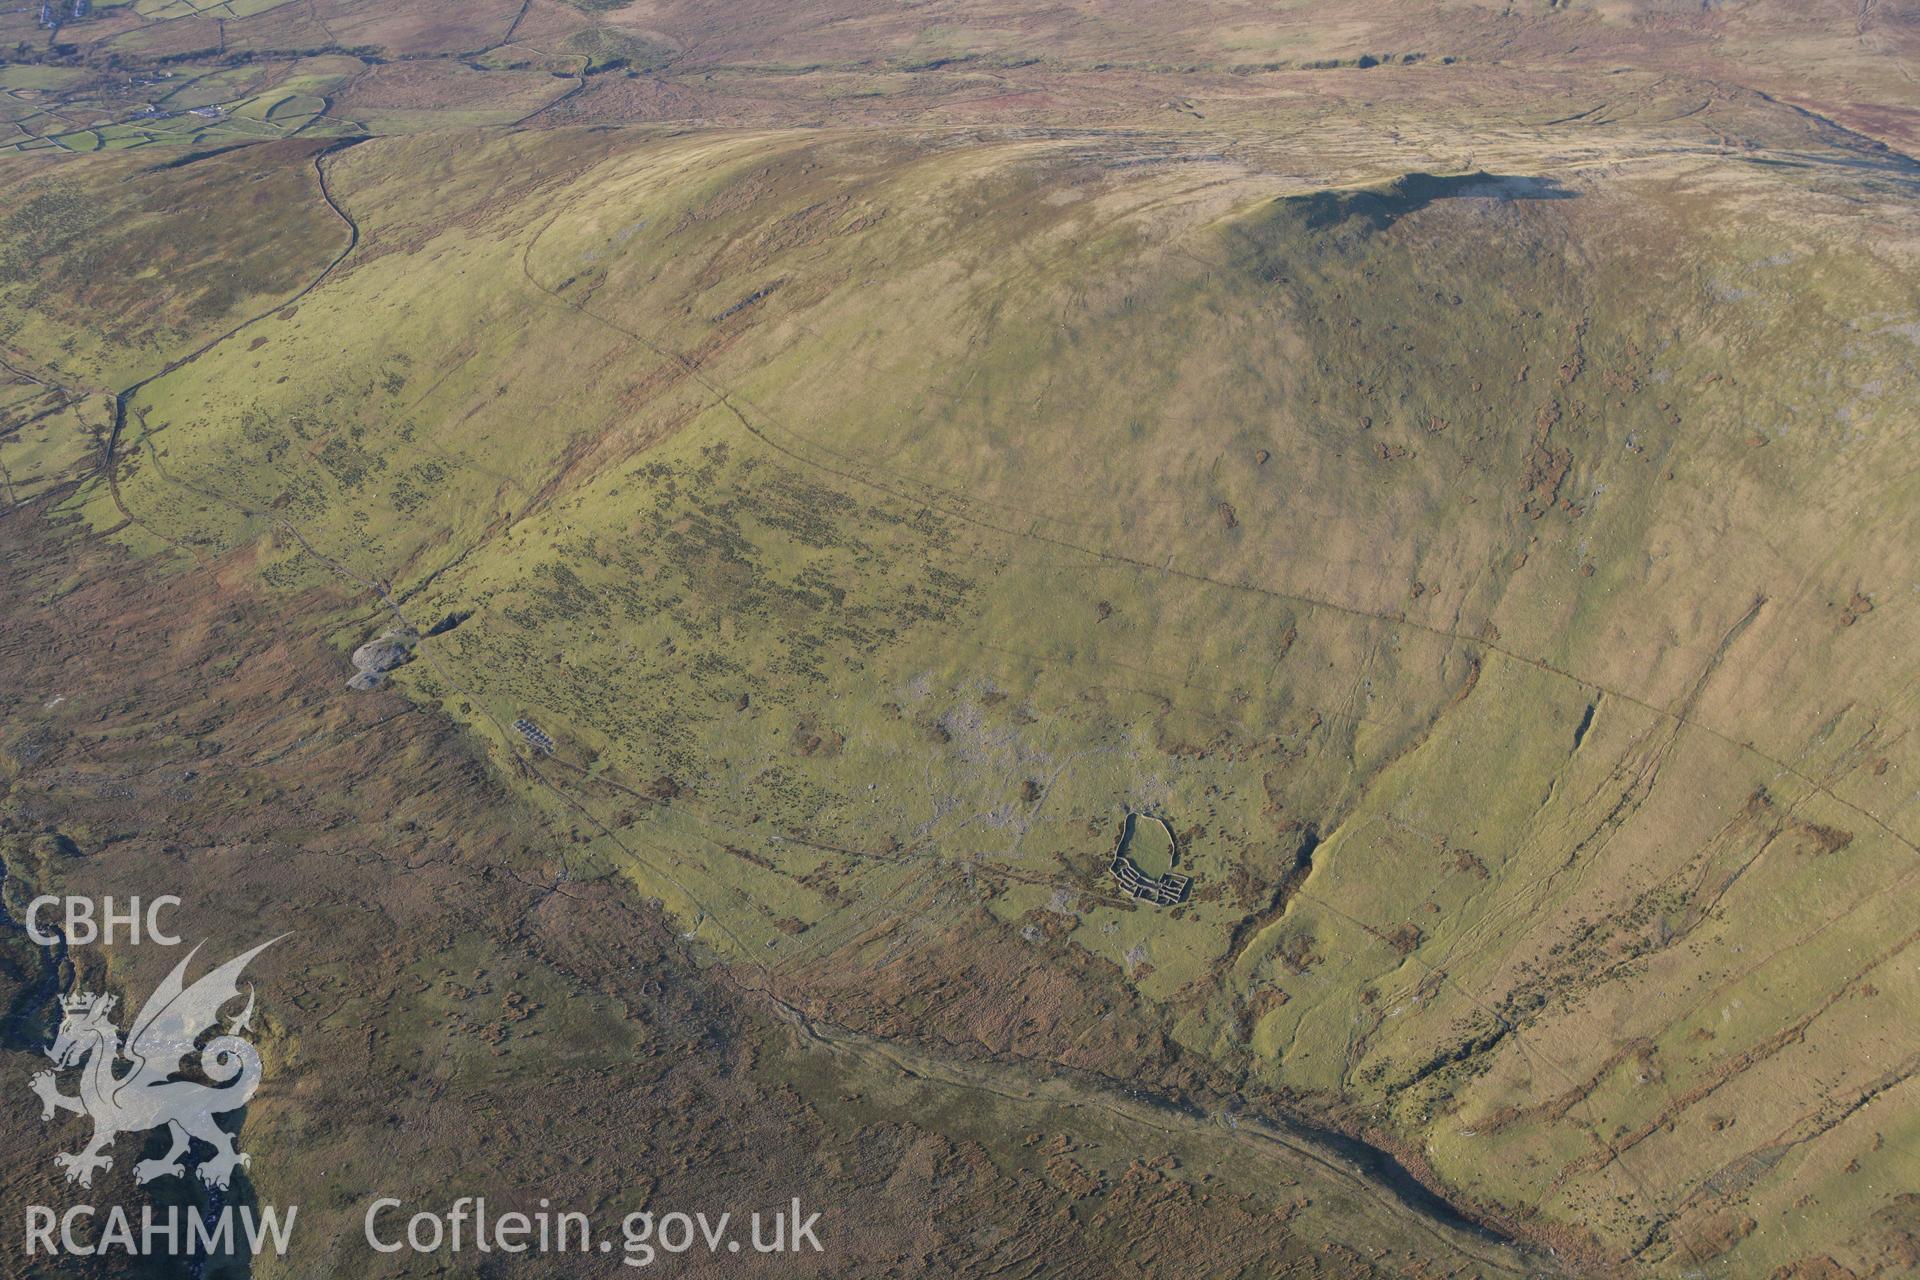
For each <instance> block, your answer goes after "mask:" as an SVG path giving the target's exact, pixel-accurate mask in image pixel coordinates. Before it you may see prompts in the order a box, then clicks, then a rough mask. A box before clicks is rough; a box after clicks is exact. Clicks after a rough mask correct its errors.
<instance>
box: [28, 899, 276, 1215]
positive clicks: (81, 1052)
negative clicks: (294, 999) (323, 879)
mask: <svg viewBox="0 0 1920 1280" xmlns="http://www.w3.org/2000/svg"><path fill="white" fill-rule="evenodd" d="M282 936H283V937H284V936H285V935H282ZM278 941H280V939H279V938H275V939H273V940H272V941H269V942H263V943H261V944H260V945H259V946H257V947H255V948H254V949H253V950H251V951H249V952H247V953H246V954H245V955H241V956H237V957H235V958H234V959H232V960H229V961H227V963H225V964H223V965H221V966H220V967H219V968H218V969H215V970H213V972H211V973H209V974H207V975H205V976H204V977H202V978H200V979H198V980H197V981H195V982H194V983H193V984H192V985H191V986H189V985H187V982H186V976H187V965H188V964H190V963H191V962H192V960H193V957H194V956H195V955H197V954H198V953H199V950H200V948H199V947H195V948H194V949H193V950H192V951H191V952H189V953H188V954H187V958H186V959H185V960H182V961H181V962H180V963H179V964H178V965H176V966H175V967H174V970H173V972H172V973H170V974H168V975H167V977H166V979H165V980H164V981H163V982H161V984H160V985H159V987H158V988H157V989H156V990H155V991H154V993H153V995H152V996H151V997H150V998H149V999H148V1000H147V1003H146V1005H145V1006H144V1007H142V1008H141V1010H140V1013H139V1016H138V1017H136V1018H135V1019H134V1020H133V1028H132V1031H131V1032H130V1033H129V1034H128V1036H127V1040H126V1043H125V1044H124V1045H122V1043H121V1041H120V1033H119V1029H118V1028H117V1027H116V1026H115V1025H114V1023H113V1007H114V1003H115V1001H114V997H112V996H110V995H96V994H94V993H92V992H83V993H80V994H76V995H70V996H65V997H63V998H62V1000H61V1004H62V1007H63V1011H64V1015H65V1016H64V1017H63V1018H62V1019H61V1022H60V1031H59V1034H58V1035H56V1036H55V1037H54V1041H53V1045H52V1047H51V1048H49V1049H48V1050H47V1056H48V1057H49V1058H52V1059H53V1062H54V1070H52V1071H42V1072H40V1073H39V1074H37V1075H35V1076H34V1077H33V1091H34V1092H35V1093H36V1094H38V1095H40V1102H41V1104H42V1110H41V1113H40V1118H41V1119H42V1120H51V1119H53V1117H54V1114H55V1113H56V1112H59V1111H71V1112H74V1113H76V1114H78V1115H84V1116H88V1117H90V1118H91V1119H92V1120H93V1140H92V1141H91V1142H89V1143H87V1145H86V1147H85V1148H83V1149H82V1150H80V1151H77V1152H62V1153H60V1154H59V1155H57V1156H55V1157H54V1158H53V1159H54V1163H55V1164H56V1165H58V1166H59V1167H60V1168H62V1169H64V1170H66V1174H67V1181H68V1182H77V1183H79V1184H80V1185H81V1186H83V1187H90V1186H92V1185H93V1175H94V1173H95V1172H96V1171H98V1170H103V1169H110V1168H112V1167H113V1157H112V1156H109V1155H106V1154H104V1153H105V1151H106V1149H107V1148H108V1147H110V1146H112V1145H113V1140H114V1139H115V1138H117V1137H119V1136H120V1135H121V1134H123V1133H139V1132H143V1131H145V1130H148V1129H158V1128H161V1127H163V1126H164V1127H165V1128H166V1129H167V1130H169V1133H170V1137H171V1143H172V1145H171V1146H170V1147H169V1148H168V1150H167V1153H166V1154H165V1155H163V1156H161V1157H160V1158H159V1159H157V1160H142V1161H140V1162H139V1163H138V1164H136V1165H134V1167H133V1176H134V1181H136V1182H141V1183H146V1182H151V1181H153V1180H154V1179H155V1178H160V1177H166V1176H168V1175H173V1176H176V1177H177V1176H184V1174H185V1173H186V1167H185V1166H184V1165H183V1164H181V1162H180V1158H181V1157H182V1156H184V1155H186V1154H187V1152H188V1149H189V1147H190V1146H191V1144H192V1140H194V1139H198V1140H199V1141H201V1142H204V1143H206V1144H207V1145H208V1146H210V1147H212V1148H213V1151H214V1154H213V1157H212V1158H211V1159H209V1160H207V1161H205V1162H204V1163H202V1164H201V1165H200V1168H199V1174H200V1178H201V1180H202V1181H203V1182H206V1183H207V1184H208V1185H210V1186H215V1187H225V1186H226V1185H227V1184H228V1183H229V1182H230V1181H232V1179H233V1171H234V1170H235V1169H236V1168H240V1167H244V1166H245V1165H246V1164H247V1163H248V1157H247V1156H246V1155H245V1154H244V1153H243V1152H240V1151H236V1150H234V1147H233V1138H232V1137H231V1136H230V1135H229V1134H228V1133H227V1132H226V1131H225V1130H223V1129H222V1128H220V1126H219V1125H217V1124H215V1123H214V1119H213V1118H214V1117H215V1116H217V1115H223V1114H225V1113H227V1112H229V1111H237V1110H239V1109H240V1108H241V1107H244V1106H246V1105H247V1102H248V1100H249V1099H251V1098H252V1097H253V1093H254V1090H255V1089H257V1088H258V1087H259V1085H260V1051H259V1050H257V1049H255V1048H254V1047H253V1046H252V1045H251V1044H249V1043H248V1042H247V1041H245V1040H243V1039H241V1038H240V1036H241V1033H242V1032H245V1031H247V1030H249V1029H250V1028H251V1025H252V1019H253V990H252V988H251V987H249V988H248V989H247V993H246V995H247V1004H246V1007H245V1008H244V1009H242V1010H241V1011H240V1012H239V1013H238V1014H237V1015H235V1016H234V1017H233V1018H232V1020H231V1021H229V1022H228V1023H227V1026H226V1028H225V1029H224V1032H223V1034H220V1035H216V1036H214V1037H213V1039H211V1040H208V1041H207V1042H206V1043H205V1044H201V1043H200V1040H201V1037H203V1036H205V1035H206V1034H207V1033H208V1032H209V1031H220V1030H221V1028H220V1025H219V1023H220V1011H221V1010H222V1009H223V1008H225V1007H226V1006H227V1005H228V1004H230V1003H231V1002H233V1001H234V1000H237V999H239V998H240V994H241V993H240V987H239V979H240V971H241V970H242V969H245V968H246V967H247V962H248V961H249V960H251V959H253V958H254V957H255V956H257V955H259V954H260V953H261V952H262V951H265V950H266V949H267V948H268V947H270V946H272V945H273V944H274V943H275V942H278ZM196 1052H197V1053H198V1054H199V1059H200V1074H201V1075H203V1076H205V1077H206V1080H207V1081H209V1082H211V1083H203V1082H202V1081H200V1080H196V1079H181V1078H180V1073H181V1068H182V1066H183V1060H184V1059H185V1058H187V1057H188V1055H190V1054H194V1053H196ZM73 1068H79V1070H80V1096H79V1097H77V1098H76V1097H68V1096H67V1095H66V1094H63V1093H61V1092H60V1085H59V1073H60V1072H63V1071H67V1070H71V1069H73Z"/></svg>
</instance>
